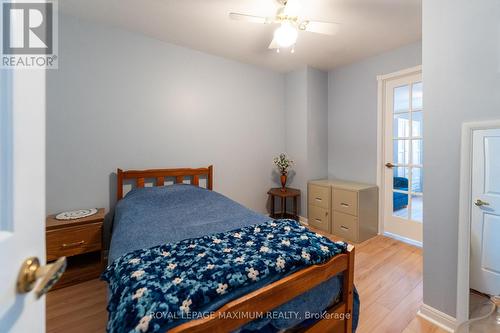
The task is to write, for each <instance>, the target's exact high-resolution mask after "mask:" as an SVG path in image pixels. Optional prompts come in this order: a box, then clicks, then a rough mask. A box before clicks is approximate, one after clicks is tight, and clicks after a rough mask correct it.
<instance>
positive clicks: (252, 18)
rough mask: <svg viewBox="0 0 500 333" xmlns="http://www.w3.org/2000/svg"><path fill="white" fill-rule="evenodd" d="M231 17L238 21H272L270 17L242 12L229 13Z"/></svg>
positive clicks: (264, 22) (263, 22)
mask: <svg viewBox="0 0 500 333" xmlns="http://www.w3.org/2000/svg"><path fill="white" fill-rule="evenodd" d="M229 18H230V19H232V20H236V21H245V22H252V23H262V24H266V23H270V22H269V18H267V17H262V16H254V15H246V14H240V13H229Z"/></svg>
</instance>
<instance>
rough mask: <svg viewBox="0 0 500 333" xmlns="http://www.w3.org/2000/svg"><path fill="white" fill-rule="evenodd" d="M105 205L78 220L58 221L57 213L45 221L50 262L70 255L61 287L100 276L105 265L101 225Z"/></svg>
mask: <svg viewBox="0 0 500 333" xmlns="http://www.w3.org/2000/svg"><path fill="white" fill-rule="evenodd" d="M103 223H104V209H103V208H101V209H99V211H98V212H97V214H95V215H92V216H89V217H85V218H82V219H77V220H69V221H59V220H56V219H55V216H54V215H51V216H49V217H47V221H46V247H47V262H52V261H54V260H57V259H58V258H60V257H63V256H65V257H67V261H68V266H67V268H66V272H65V273H64V274H63V276H62V277H61V279H60V280H59V282H57V284H56V285H55V286H54V288H52V289H58V288H62V287H66V286H69V285H73V284H76V283H79V282H83V281H87V280H90V279H95V278H97V277H99V275H100V274H101V272H102V271H103V268H104V263H103V258H102V250H103V245H102V244H103V240H102V225H103Z"/></svg>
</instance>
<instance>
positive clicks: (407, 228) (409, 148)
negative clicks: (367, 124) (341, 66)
mask: <svg viewBox="0 0 500 333" xmlns="http://www.w3.org/2000/svg"><path fill="white" fill-rule="evenodd" d="M379 108H380V112H379V116H380V118H381V119H380V120H379V129H380V131H379V136H380V137H381V139H380V141H379V143H380V146H381V149H380V156H379V185H380V189H381V206H382V207H381V211H382V216H381V223H382V227H383V233H384V234H385V235H387V236H390V237H394V238H397V239H400V240H402V241H406V242H408V243H411V244H414V245H418V246H421V245H422V234H423V232H422V224H423V196H424V186H423V180H424V160H423V140H424V137H423V126H424V124H423V113H424V109H423V95H422V70H421V67H420V66H418V67H415V68H410V69H407V70H403V71H399V72H396V73H392V74H388V75H384V76H381V77H379Z"/></svg>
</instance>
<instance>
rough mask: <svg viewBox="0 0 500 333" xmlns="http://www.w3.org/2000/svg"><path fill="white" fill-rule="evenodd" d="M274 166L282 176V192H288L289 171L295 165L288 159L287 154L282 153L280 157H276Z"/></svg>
mask: <svg viewBox="0 0 500 333" xmlns="http://www.w3.org/2000/svg"><path fill="white" fill-rule="evenodd" d="M273 163H274V165H275V166H276V168H277V169H278V171H279V172H280V174H281V177H280V180H281V191H283V192H285V191H286V179H287V175H288V169H290V168H291V167H292V165H293V161H292V160H291V159H289V158H288V156H287V155H286V153H281V154H279V156H277V157H275V158H274V160H273Z"/></svg>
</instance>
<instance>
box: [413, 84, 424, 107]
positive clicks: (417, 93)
mask: <svg viewBox="0 0 500 333" xmlns="http://www.w3.org/2000/svg"><path fill="white" fill-rule="evenodd" d="M411 107H412V110H422V82H419V83H415V84H413V88H412V99H411Z"/></svg>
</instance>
